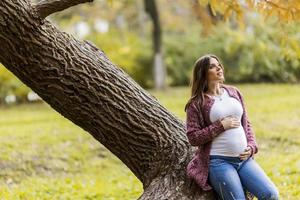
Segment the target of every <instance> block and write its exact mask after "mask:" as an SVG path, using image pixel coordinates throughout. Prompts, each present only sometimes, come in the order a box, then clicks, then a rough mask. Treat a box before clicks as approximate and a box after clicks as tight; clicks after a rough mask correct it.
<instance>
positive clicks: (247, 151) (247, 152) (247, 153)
mask: <svg viewBox="0 0 300 200" xmlns="http://www.w3.org/2000/svg"><path fill="white" fill-rule="evenodd" d="M251 151H252V149H251V148H250V147H249V146H247V148H246V149H245V151H244V152H243V153H241V154H240V155H239V157H240V159H242V160H247V159H248V157H249V156H250V155H251Z"/></svg>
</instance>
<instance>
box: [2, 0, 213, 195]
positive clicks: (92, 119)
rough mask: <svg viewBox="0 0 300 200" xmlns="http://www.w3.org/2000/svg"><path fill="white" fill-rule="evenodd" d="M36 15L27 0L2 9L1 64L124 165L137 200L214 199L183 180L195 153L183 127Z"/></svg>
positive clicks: (97, 54) (94, 52) (95, 54)
mask: <svg viewBox="0 0 300 200" xmlns="http://www.w3.org/2000/svg"><path fill="white" fill-rule="evenodd" d="M70 2H71V1H70ZM71 5H74V3H70V6H71ZM52 6H53V5H52ZM37 10H38V9H37V8H36V7H35V6H34V5H32V4H31V3H30V2H29V1H28V0H18V1H11V0H1V1H0V62H1V63H2V64H3V65H5V67H6V68H8V69H9V70H10V71H11V72H12V73H14V74H15V75H16V76H17V77H18V78H19V79H20V80H21V81H22V82H24V83H25V84H26V85H28V86H29V87H30V88H32V89H33V90H34V91H35V92H36V93H37V94H39V95H40V96H41V97H42V98H43V99H44V100H45V101H46V102H47V103H48V104H49V105H50V106H51V107H52V108H53V109H55V110H56V111H58V112H59V113H61V114H62V115H63V116H64V117H66V118H67V119H69V120H71V121H72V122H73V123H75V124H76V125H78V126H80V127H82V128H83V129H84V130H86V131H87V132H88V133H90V134H91V135H93V137H94V138H95V139H96V140H98V141H99V142H100V143H101V144H103V145H104V146H105V147H106V148H107V149H109V150H110V151H111V152H112V153H113V154H114V155H116V156H117V157H118V158H119V159H120V160H121V161H122V162H123V163H124V164H126V165H127V166H128V167H129V168H130V170H131V171H132V172H133V173H134V174H135V175H136V177H137V178H138V179H139V180H140V181H141V182H142V183H143V186H144V193H143V194H142V196H141V197H140V198H139V199H151V200H156V199H157V200H162V199H211V198H212V194H211V193H206V194H202V193H201V192H200V191H199V189H198V187H197V186H196V185H195V183H194V182H193V181H191V180H190V179H189V178H188V177H186V174H185V168H186V165H187V163H188V161H189V160H190V159H191V156H192V154H193V153H194V150H195V149H193V148H192V147H191V146H190V145H189V144H188V141H187V138H186V136H185V127H184V124H183V122H182V121H180V120H179V119H178V118H176V117H175V116H174V115H172V114H171V113H170V112H168V111H167V110H166V109H165V108H164V107H162V106H161V105H160V104H159V102H158V101H157V100H156V99H155V98H153V97H152V96H151V95H150V94H149V93H147V91H145V90H144V89H143V88H141V87H140V86H139V85H138V84H137V83H136V82H135V81H134V80H133V79H131V78H130V77H129V76H128V75H127V74H126V73H125V72H124V71H123V70H122V69H120V68H118V67H117V66H115V65H114V64H113V63H112V62H111V61H110V60H109V59H108V58H107V57H106V56H105V54H104V52H103V51H101V50H99V49H98V48H97V47H95V46H94V45H93V44H91V43H90V42H87V41H79V40H77V39H75V38H74V37H72V36H71V35H69V34H67V33H64V32H61V31H59V30H58V29H57V28H56V27H54V26H53V25H52V24H51V23H50V22H48V21H47V20H45V19H43V16H40V15H39V12H37Z"/></svg>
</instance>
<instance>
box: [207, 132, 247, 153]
mask: <svg viewBox="0 0 300 200" xmlns="http://www.w3.org/2000/svg"><path fill="white" fill-rule="evenodd" d="M246 147H247V138H246V135H245V132H244V129H243V127H242V126H240V127H238V128H233V129H229V130H226V131H224V132H223V133H221V134H220V135H218V136H217V137H216V138H214V140H213V141H212V147H211V152H210V154H211V155H223V156H238V155H239V154H240V153H242V152H244V150H245V148H246Z"/></svg>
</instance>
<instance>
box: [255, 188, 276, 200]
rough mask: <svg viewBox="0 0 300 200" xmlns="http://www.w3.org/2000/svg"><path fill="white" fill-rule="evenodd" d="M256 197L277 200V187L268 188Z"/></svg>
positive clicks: (260, 199) (263, 199)
mask: <svg viewBox="0 0 300 200" xmlns="http://www.w3.org/2000/svg"><path fill="white" fill-rule="evenodd" d="M258 199H259V200H278V199H279V192H278V190H277V189H268V190H266V191H265V192H264V193H263V194H262V196H261V197H260V198H258Z"/></svg>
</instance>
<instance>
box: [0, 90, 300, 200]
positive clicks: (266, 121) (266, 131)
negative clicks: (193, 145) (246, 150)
mask: <svg viewBox="0 0 300 200" xmlns="http://www.w3.org/2000/svg"><path fill="white" fill-rule="evenodd" d="M235 86H237V87H238V88H239V89H240V90H241V92H242V93H243V95H244V98H245V103H246V106H247V110H248V115H249V117H250V122H251V123H252V126H253V129H254V131H255V133H256V137H257V142H258V144H259V153H258V154H257V155H256V160H257V162H258V163H259V164H260V165H261V166H262V167H263V169H264V170H265V171H266V173H267V174H268V175H269V176H270V177H271V179H272V180H273V181H274V182H275V184H276V185H277V187H278V188H279V191H280V196H281V199H284V200H285V199H293V200H294V199H295V200H298V199H300V159H299V158H300V126H299V125H300V85H287V84H272V85H271V84H251V85H250V84H246V85H235ZM149 92H150V93H152V94H153V95H154V96H156V97H157V99H159V100H160V102H161V103H162V105H164V106H165V107H167V108H168V109H169V110H170V111H171V112H172V113H173V114H174V115H176V116H178V118H180V119H182V120H185V113H184V111H183V108H184V105H185V103H186V101H187V99H188V96H189V93H190V91H189V88H187V87H180V88H170V89H169V90H168V91H165V92H156V91H149ZM0 113H1V115H0V147H1V148H0V200H18V199H28V200H36V199H37V200H39V199H43V200H44V199H45V200H46V199H47V200H50V199H51V200H52V199H53V200H60V199H61V200H67V199H70V200H71V199H72V200H76V199H78V200H81V199H86V200H92V199H94V200H96V199H97V200H102V199H103V200H127V199H128V200H129V199H137V197H139V196H140V195H141V193H142V184H141V183H140V182H139V181H138V180H137V179H136V178H135V177H134V175H133V174H132V173H131V172H130V171H129V170H128V169H127V167H126V166H125V165H123V164H122V162H121V161H120V160H119V159H118V158H116V157H115V156H114V155H112V154H111V153H110V152H109V151H108V150H107V149H105V148H104V147H103V146H102V145H101V144H100V143H99V142H97V141H95V140H94V139H93V138H92V136H90V135H89V134H87V133H86V132H85V131H83V130H82V129H81V128H79V127H77V126H75V125H73V124H72V123H71V122H69V121H68V120H66V119H65V118H63V117H62V116H61V115H60V114H58V113H57V112H56V111H54V110H52V109H51V108H50V107H49V106H48V105H47V104H34V105H20V106H13V107H2V108H0Z"/></svg>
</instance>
